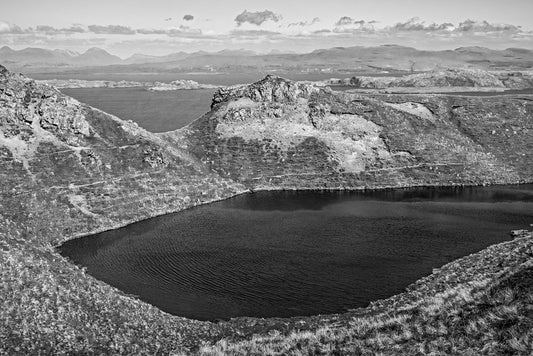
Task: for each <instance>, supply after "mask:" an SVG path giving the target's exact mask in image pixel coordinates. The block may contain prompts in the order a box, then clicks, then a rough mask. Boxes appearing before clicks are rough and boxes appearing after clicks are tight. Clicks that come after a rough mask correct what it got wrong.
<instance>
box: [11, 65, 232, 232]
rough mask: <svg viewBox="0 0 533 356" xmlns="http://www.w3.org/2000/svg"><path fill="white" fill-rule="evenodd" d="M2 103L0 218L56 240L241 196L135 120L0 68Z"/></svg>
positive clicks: (206, 169) (202, 166)
mask: <svg viewBox="0 0 533 356" xmlns="http://www.w3.org/2000/svg"><path fill="white" fill-rule="evenodd" d="M0 102H1V103H2V105H1V106H0V160H1V161H0V162H1V165H2V169H1V170H0V178H1V181H2V188H1V194H2V199H1V200H0V212H1V214H2V216H3V218H4V219H9V220H12V221H17V222H20V223H22V224H23V225H25V224H28V223H33V222H35V223H38V224H39V229H41V230H43V229H46V228H48V227H49V228H50V229H52V231H57V235H56V236H55V238H56V239H60V238H61V236H63V237H65V236H73V235H76V234H78V233H86V232H88V231H91V230H93V229H96V230H101V229H107V228H108V227H112V226H117V225H123V224H124V223H125V222H127V221H134V220H138V219H143V218H146V217H148V216H153V215H158V214H161V213H165V212H168V211H173V210H179V209H180V208H181V207H186V206H190V205H191V204H196V203H199V202H201V201H209V200H213V199H218V198H221V197H226V196H228V195H232V194H234V193H235V192H237V191H240V190H242V188H239V187H238V185H236V184H234V183H233V182H231V181H229V180H227V179H223V178H221V177H219V176H218V175H217V174H216V173H213V172H211V171H210V170H209V169H208V167H207V166H205V165H203V164H201V163H200V162H198V161H196V160H194V159H193V158H192V157H191V156H190V154H188V153H187V152H182V151H179V150H177V149H173V148H169V147H168V145H166V143H165V142H163V141H162V140H161V139H160V138H158V137H157V136H156V135H154V134H152V133H149V132H147V131H145V130H143V129H141V128H139V127H138V126H137V125H136V124H135V123H132V122H125V121H122V120H120V119H118V118H116V117H113V116H111V115H108V114H106V113H103V112H101V111H99V110H97V109H94V108H91V107H89V106H87V105H84V104H81V103H79V102H78V101H76V100H75V99H72V98H70V97H68V96H65V95H63V94H61V93H60V92H59V91H58V90H57V89H55V88H53V87H50V86H48V85H43V84H37V83H36V82H34V81H33V80H30V79H27V78H25V77H23V76H22V75H18V74H12V73H9V72H8V71H7V70H6V69H5V68H3V67H1V68H0ZM226 189H228V190H227V191H226ZM37 212H39V213H38V214H37ZM44 212H46V213H44ZM33 214H37V215H36V216H35V217H33V218H32V217H31V216H32V215H33ZM36 219H38V220H36Z"/></svg>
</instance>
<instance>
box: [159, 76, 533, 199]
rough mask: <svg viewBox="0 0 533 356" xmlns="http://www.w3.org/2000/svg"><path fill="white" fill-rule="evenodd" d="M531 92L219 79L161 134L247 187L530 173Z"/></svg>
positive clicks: (496, 178)
mask: <svg viewBox="0 0 533 356" xmlns="http://www.w3.org/2000/svg"><path fill="white" fill-rule="evenodd" d="M532 115H533V102H532V101H531V100H530V99H528V98H519V97H512V98H506V97H491V98H490V99H487V98H479V97H458V96H457V97H453V96H445V97H443V96H429V95H418V96H417V95H409V96H385V95H359V94H346V93H338V92H332V91H329V90H327V89H319V88H316V87H313V86H311V85H307V84H303V83H294V82H290V81H286V80H284V79H281V78H275V77H267V78H265V79H264V80H262V81H260V82H258V83H255V84H252V85H250V86H246V87H235V88H229V89H221V90H219V91H218V92H217V94H216V95H215V98H214V101H213V110H212V111H211V112H210V113H208V114H206V115H205V116H203V117H202V118H200V119H198V120H197V121H195V122H193V123H192V124H191V125H189V126H188V127H187V128H185V129H183V130H179V131H175V132H171V133H165V134H162V137H164V138H166V139H168V140H169V141H170V142H173V143H174V144H175V146H176V147H180V148H181V149H183V150H188V151H189V152H191V153H192V154H194V155H195V156H196V157H197V158H198V159H200V160H201V161H202V162H204V163H206V164H207V165H209V166H210V167H212V168H213V169H214V170H216V171H217V172H218V173H219V174H220V175H221V176H224V177H228V178H231V179H233V180H235V181H238V182H242V183H243V184H245V185H246V186H248V187H250V188H252V189H260V188H267V189H273V188H274V189H276V188H291V189H301V188H340V189H344V188H347V189H352V188H362V187H367V188H379V187H397V186H412V185H449V184H483V183H515V182H524V181H531V180H532V179H533V168H532V167H531V157H530V152H531V151H532V150H533V130H532V126H531V125H532V123H531V117H532Z"/></svg>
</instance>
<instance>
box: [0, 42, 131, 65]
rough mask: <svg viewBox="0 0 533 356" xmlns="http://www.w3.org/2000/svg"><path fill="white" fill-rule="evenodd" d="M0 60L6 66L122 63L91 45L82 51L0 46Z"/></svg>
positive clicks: (118, 58)
mask: <svg viewBox="0 0 533 356" xmlns="http://www.w3.org/2000/svg"><path fill="white" fill-rule="evenodd" d="M0 62H2V63H5V64H6V65H7V66H8V67H15V68H23V67H28V66H31V67H72V66H77V67H79V66H84V67H85V66H107V65H112V64H118V63H122V59H121V58H120V57H117V56H115V55H112V54H110V53H109V52H107V51H105V50H103V49H101V48H97V47H93V48H89V49H88V50H87V51H86V52H84V53H81V54H80V53H77V52H71V51H65V50H57V49H55V50H50V49H44V48H25V49H21V50H14V49H11V48H9V47H8V46H4V47H2V48H0Z"/></svg>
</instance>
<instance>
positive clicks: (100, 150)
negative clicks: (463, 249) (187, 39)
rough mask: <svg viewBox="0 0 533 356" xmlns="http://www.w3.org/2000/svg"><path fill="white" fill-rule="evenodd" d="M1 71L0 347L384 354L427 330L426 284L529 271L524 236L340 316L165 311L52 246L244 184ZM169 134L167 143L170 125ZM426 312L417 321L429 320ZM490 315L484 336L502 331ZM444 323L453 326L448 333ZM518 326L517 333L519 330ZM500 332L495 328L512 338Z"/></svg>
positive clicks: (458, 286) (474, 297)
mask: <svg viewBox="0 0 533 356" xmlns="http://www.w3.org/2000/svg"><path fill="white" fill-rule="evenodd" d="M0 69H1V68H0ZM0 72H1V73H0V74H2V76H1V77H0V79H1V80H0V88H1V89H2V91H0V100H2V103H3V105H2V107H1V108H0V110H1V111H0V124H1V126H0V128H1V132H2V136H1V137H0V138H1V140H2V141H1V142H0V143H1V145H0V146H1V147H0V153H1V159H2V163H1V167H2V169H1V170H0V177H1V181H2V187H1V188H0V193H1V199H0V215H1V216H0V217H1V218H0V261H1V265H0V266H1V269H0V281H1V284H0V299H2V301H3V305H2V306H3V308H2V309H1V310H0V340H2V341H1V342H0V354H39V353H42V354H47V353H54V354H73V353H74V354H80V353H81V354H102V353H103V354H114V353H127V354H168V353H171V352H187V351H190V350H198V347H200V346H201V345H203V344H204V343H206V342H207V343H214V342H216V341H217V340H220V339H224V340H225V341H222V342H220V343H218V344H216V345H215V346H214V348H210V347H209V346H205V347H204V348H202V351H204V352H218V351H226V352H233V351H238V352H246V351H250V352H259V353H261V352H262V351H266V350H269V349H271V350H272V351H278V352H283V353H285V352H293V353H297V354H298V353H308V352H315V351H319V350H325V351H327V350H328V349H329V350H330V351H331V350H333V349H334V348H338V349H339V350H340V351H342V350H343V349H344V351H346V352H348V351H350V352H351V351H355V350H356V347H357V343H363V344H364V345H366V346H364V345H363V346H364V347H365V348H363V349H362V350H373V351H378V350H382V351H384V352H394V350H395V349H396V348H397V347H404V346H402V345H411V344H412V347H413V348H412V350H416V349H417V347H418V346H417V345H418V344H417V343H421V342H430V341H431V340H432V338H431V337H430V335H432V334H431V333H430V332H429V331H424V330H425V329H421V331H420V332H419V331H416V333H415V331H412V330H411V329H413V328H414V329H416V328H417V325H426V324H423V323H424V322H425V321H424V320H426V319H428V318H429V317H425V316H423V317H420V316H419V314H420V313H421V312H420V310H421V308H422V306H423V305H426V304H427V305H428V306H430V305H440V304H435V303H437V302H435V303H433V302H432V299H431V298H433V297H434V294H435V292H436V291H440V292H442V293H444V294H442V298H444V299H446V298H448V299H446V300H450V301H452V300H456V299H457V298H456V296H455V295H456V294H454V292H453V291H454V290H457V291H459V292H460V293H458V294H457V295H460V296H465V295H466V296H470V297H468V298H467V299H468V300H469V301H471V302H472V303H473V305H478V304H479V303H480V301H481V300H482V299H481V297H482V296H483V294H479V295H478V294H476V292H475V291H474V289H473V288H481V289H483V288H485V289H486V288H488V287H487V286H489V285H497V284H498V283H500V282H501V283H504V281H505V278H506V277H505V276H513V275H515V276H520V274H517V273H518V272H520V271H522V270H524V271H526V272H524V273H526V274H527V270H525V268H526V267H527V263H530V262H528V261H530V260H531V246H532V244H533V239H531V236H530V237H529V238H522V239H519V240H515V241H512V242H508V243H505V244H502V245H499V246H494V247H491V248H490V249H487V250H484V251H482V252H481V253H479V254H476V255H473V256H470V257H467V258H464V259H462V260H460V261H458V262H456V263H454V264H451V265H449V266H448V267H446V268H443V269H442V270H441V271H440V272H438V273H437V274H435V275H433V276H431V277H429V278H427V279H425V280H423V281H420V282H419V283H418V284H415V285H414V286H413V287H412V288H411V290H410V291H409V292H407V293H405V294H402V295H399V296H396V297H393V298H392V299H390V300H388V301H384V302H380V303H376V304H375V305H373V306H370V307H369V308H367V309H363V310H357V311H354V312H350V313H346V314H342V315H326V316H316V317H309V318H292V319H266V320H265V319H254V318H243V319H236V320H232V321H230V322H225V323H220V324H212V323H207V322H198V321H193V320H188V319H184V318H179V317H174V316H170V315H168V314H165V313H163V312H161V311H159V310H158V309H157V308H154V307H152V306H150V305H147V304H146V303H143V302H140V301H138V300H136V299H135V298H132V297H130V296H126V295H123V294H122V293H120V292H119V291H117V290H116V289H114V288H112V287H110V286H108V285H106V284H105V283H103V282H100V281H97V280H95V279H94V278H92V277H91V276H89V275H87V274H86V273H85V272H84V271H83V269H80V268H78V267H76V266H73V265H72V264H70V263H69V262H68V261H66V260H65V259H64V258H62V257H61V256H60V255H58V254H57V253H56V252H55V251H54V249H53V247H52V245H53V244H55V243H59V242H61V241H64V240H66V239H70V238H73V237H75V236H77V235H79V234H83V233H89V232H91V231H99V230H102V229H108V228H111V227H114V226H119V225H123V224H126V223H128V222H130V221H134V220H139V219H142V218H147V217H150V216H153V215H157V214H162V213H164V212H168V211H176V210H180V209H184V208H186V207H189V206H192V205H194V204H198V203H202V202H206V201H210V200H213V199H220V198H223V197H227V196H231V195H233V194H235V193H236V192H239V191H242V190H243V189H244V188H243V186H242V185H241V184H239V183H235V181H233V180H230V179H228V178H225V177H223V176H221V175H220V174H219V173H216V172H215V171H216V167H214V168H215V169H214V170H215V171H214V170H212V169H209V168H208V165H205V163H201V162H202V161H203V160H202V158H205V157H201V158H197V157H195V156H193V155H191V154H190V153H189V152H192V149H193V147H189V149H191V151H188V150H187V149H186V148H185V149H180V147H179V145H178V144H176V146H175V147H172V146H169V145H168V144H166V143H165V142H163V141H161V139H160V137H158V136H155V135H152V134H150V133H148V132H145V131H143V130H140V129H138V128H136V127H135V126H134V125H131V124H127V123H124V122H122V121H120V120H118V119H116V118H113V117H111V116H109V115H107V114H104V113H101V112H98V111H96V110H93V109H91V108H89V107H86V106H83V105H80V104H79V103H77V102H75V101H74V102H73V101H71V100H70V99H68V98H66V97H64V96H62V95H61V94H59V93H58V92H56V91H54V90H52V89H50V88H47V87H44V86H39V85H35V84H34V83H33V82H31V81H28V80H27V79H25V78H22V77H19V76H16V75H11V74H9V73H6V72H5V71H2V70H0ZM333 99H335V98H333ZM335 107H340V108H341V109H342V106H338V105H337V106H335ZM398 117H400V118H401V117H403V116H398ZM404 119H405V118H404ZM407 119H408V120H414V118H409V117H407ZM409 122H411V121H409ZM173 140H174V141H173V142H174V143H176V140H177V137H176V136H175V135H174V136H173ZM508 141H509V140H507V141H505V142H508ZM178 143H180V142H178ZM183 143H190V142H189V141H184V142H181V143H180V144H183ZM516 145H517V147H516V148H517V149H518V152H521V151H520V149H524V148H523V147H522V146H521V144H520V142H518V143H516ZM252 147H253V146H252ZM313 147H315V146H313ZM304 153H305V152H303V153H302V154H304ZM503 154H504V153H502V155H503ZM521 164H522V163H521V161H520V162H518V163H512V166H513V167H514V169H513V172H514V171H515V170H516V172H518V173H521V174H526V173H527V171H524V170H523V169H522V168H521V167H522V166H521ZM330 166H332V167H336V165H335V164H330ZM524 172H525V173H524ZM513 177H514V176H513ZM315 187H318V185H316V186H315ZM502 273H503V275H502ZM520 273H522V272H520ZM456 276H457V277H456ZM517 278H518V277H517ZM524 280H525V282H524V283H522V284H521V285H523V288H524V290H526V289H527V288H531V286H530V280H529V279H527V278H526V279H524ZM476 281H477V282H476ZM526 282H527V283H526ZM528 283H529V284H528ZM520 288H522V287H520ZM481 289H480V290H481ZM513 290H515V291H517V292H516V293H515V294H516V298H515V299H516V300H517V303H528V301H527V299H525V297H524V294H523V293H522V294H520V292H519V291H520V290H521V289H519V288H518V287H513ZM450 298H451V299H450ZM454 298H455V299H454ZM465 298H466V297H465ZM423 303H426V304H423ZM431 303H433V304H431ZM438 303H443V304H442V305H444V307H443V308H440V309H438V313H435V308H433V309H434V310H433V312H431V313H433V314H436V315H437V314H442V313H443V312H444V311H446V310H448V309H447V308H448V307H447V304H445V302H438ZM494 305H495V308H499V306H500V305H504V304H501V303H500V302H498V303H495V304H494ZM517 305H518V304H517ZM521 305H522V304H520V305H518V307H517V308H518V309H517V310H519V311H520V313H522V309H520V308H521ZM428 310H429V309H428ZM460 310H463V308H461V309H460ZM398 313H403V314H401V315H400V314H398ZM428 313H430V312H428ZM397 314H398V315H397ZM394 315H397V318H400V319H397V320H401V318H405V319H404V321H406V320H408V321H409V322H408V324H409V325H411V326H412V327H411V329H409V330H411V331H409V332H410V333H412V334H413V335H414V336H413V337H412V338H409V337H408V338H407V341H405V340H403V339H405V337H404V338H403V339H402V338H401V337H399V336H397V335H396V332H395V330H396V327H389V326H387V325H393V324H394V323H395V322H394V320H396V319H395V318H396V317H394ZM428 315H429V314H428ZM465 318H466V319H465V320H469V321H470V320H473V319H471V318H470V317H467V316H465ZM376 320H377V321H376ZM380 320H381V321H380ZM428 320H429V321H428V322H429V323H430V324H427V325H434V324H431V323H434V322H433V321H431V320H432V319H430V318H429V319H428ZM391 323H392V324H391ZM435 323H436V322H435ZM437 324H438V323H437ZM437 324H435V325H437ZM361 325H363V326H361ZM365 325H367V326H365ZM380 325H384V326H383V327H382V326H380ZM438 325H440V324H438ZM445 325H448V324H445ZM487 325H488V326H487V328H488V329H489V330H492V331H494V332H496V331H497V330H499V329H500V328H495V327H492V324H487ZM520 325H522V324H520ZM365 328H367V329H365ZM454 328H455V326H454V325H449V330H448V331H449V332H450V333H451V332H452V331H453V330H455V329H454ZM414 329H413V330H414ZM365 330H366V331H365ZM369 330H370V331H369ZM372 330H373V331H372ZM417 330H418V329H417ZM428 330H432V329H428ZM458 330H459V329H458ZM337 331H338V333H337ZM404 331H405V330H404ZM418 332H419V333H418ZM417 333H418V334H417ZM514 333H515V334H512V335H518V336H516V337H518V338H519V337H521V336H522V335H526V334H525V333H522V334H516V331H515V332H514ZM254 335H255V336H254ZM343 335H344V336H343ZM402 335H404V336H405V335H407V336H409V335H410V334H409V333H407V331H405V333H404V332H402ZM509 335H511V334H509ZM509 335H507V334H505V335H504V336H503V337H504V338H507V339H509V340H512V337H514V336H512V337H511V336H509ZM516 337H515V338H516ZM507 339H505V340H507ZM298 340H301V342H300V341H298ZM376 340H377V341H376ZM379 340H382V341H379ZM383 340H385V341H383ZM387 340H388V341H387ZM391 340H392V341H391ZM477 342H478V340H477V339H476V338H471V337H466V338H464V343H463V345H459V346H460V347H461V349H466V348H468V347H472V348H474V349H478V346H479V345H478V344H477ZM523 343H524V342H522V341H520V342H518V343H516V342H514V341H513V343H512V345H515V346H516V347H522V346H521V345H523ZM504 344H505V343H504ZM459 346H458V347H459ZM405 347H407V346H405ZM428 347H431V348H432V349H435V347H436V346H435V345H431V344H430V345H429V346H428Z"/></svg>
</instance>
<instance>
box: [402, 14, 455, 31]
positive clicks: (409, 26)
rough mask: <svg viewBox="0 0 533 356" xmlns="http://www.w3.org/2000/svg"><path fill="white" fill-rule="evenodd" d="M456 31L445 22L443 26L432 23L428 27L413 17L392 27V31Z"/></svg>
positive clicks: (450, 24)
mask: <svg viewBox="0 0 533 356" xmlns="http://www.w3.org/2000/svg"><path fill="white" fill-rule="evenodd" d="M454 29H455V26H454V25H453V24H452V23H450V22H444V23H441V24H436V23H431V24H429V25H426V23H425V22H424V21H422V20H420V18H418V17H413V18H411V19H409V20H407V21H405V22H398V23H397V24H396V25H394V26H392V27H391V30H393V31H451V30H454Z"/></svg>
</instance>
